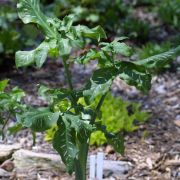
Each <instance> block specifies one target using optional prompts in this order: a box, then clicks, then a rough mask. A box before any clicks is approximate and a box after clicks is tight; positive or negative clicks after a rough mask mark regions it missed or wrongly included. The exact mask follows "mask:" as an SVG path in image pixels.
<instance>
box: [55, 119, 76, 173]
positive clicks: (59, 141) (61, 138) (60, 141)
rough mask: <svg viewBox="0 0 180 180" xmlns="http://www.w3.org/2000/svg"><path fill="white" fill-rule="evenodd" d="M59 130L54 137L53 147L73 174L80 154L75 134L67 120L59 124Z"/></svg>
mask: <svg viewBox="0 0 180 180" xmlns="http://www.w3.org/2000/svg"><path fill="white" fill-rule="evenodd" d="M58 128H59V129H58V130H57V131H56V133H55V135H54V139H53V147H54V149H55V150H56V151H57V152H58V153H59V154H60V156H61V158H62V161H63V162H64V164H65V165H66V169H67V171H68V172H69V173H70V174H71V173H72V172H73V170H74V162H75V158H76V155H77V153H78V149H77V148H76V145H75V134H74V131H73V130H72V129H71V128H70V125H69V122H67V121H66V120H64V121H61V122H59V126H58Z"/></svg>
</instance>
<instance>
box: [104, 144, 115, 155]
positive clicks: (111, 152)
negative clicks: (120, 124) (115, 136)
mask: <svg viewBox="0 0 180 180" xmlns="http://www.w3.org/2000/svg"><path fill="white" fill-rule="evenodd" d="M105 152H106V153H107V154H113V153H115V151H114V149H113V147H112V146H110V145H107V147H106V149H105Z"/></svg>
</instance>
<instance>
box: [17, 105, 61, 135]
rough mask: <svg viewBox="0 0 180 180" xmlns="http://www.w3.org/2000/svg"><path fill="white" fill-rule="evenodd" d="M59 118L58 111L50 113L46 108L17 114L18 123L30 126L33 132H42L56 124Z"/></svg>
mask: <svg viewBox="0 0 180 180" xmlns="http://www.w3.org/2000/svg"><path fill="white" fill-rule="evenodd" d="M58 118H59V112H55V113H52V112H50V111H49V110H48V109H45V108H43V109H33V110H29V111H28V112H25V113H24V114H23V115H18V119H19V123H22V125H23V126H25V127H28V128H31V129H32V130H33V131H35V132H42V131H46V130H48V129H50V128H51V127H52V126H53V125H54V124H56V122H57V120H58Z"/></svg>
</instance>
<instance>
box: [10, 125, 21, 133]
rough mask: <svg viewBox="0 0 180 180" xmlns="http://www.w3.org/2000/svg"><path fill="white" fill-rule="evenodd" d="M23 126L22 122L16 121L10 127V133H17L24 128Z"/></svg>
mask: <svg viewBox="0 0 180 180" xmlns="http://www.w3.org/2000/svg"><path fill="white" fill-rule="evenodd" d="M22 128H23V126H22V124H20V123H16V124H15V125H13V126H11V127H9V128H8V131H9V133H10V134H16V133H18V132H19V131H20V130H22Z"/></svg>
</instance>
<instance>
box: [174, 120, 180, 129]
mask: <svg viewBox="0 0 180 180" xmlns="http://www.w3.org/2000/svg"><path fill="white" fill-rule="evenodd" d="M174 124H175V125H176V126H178V127H180V119H178V120H175V121H174Z"/></svg>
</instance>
